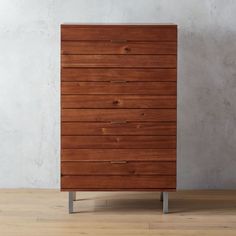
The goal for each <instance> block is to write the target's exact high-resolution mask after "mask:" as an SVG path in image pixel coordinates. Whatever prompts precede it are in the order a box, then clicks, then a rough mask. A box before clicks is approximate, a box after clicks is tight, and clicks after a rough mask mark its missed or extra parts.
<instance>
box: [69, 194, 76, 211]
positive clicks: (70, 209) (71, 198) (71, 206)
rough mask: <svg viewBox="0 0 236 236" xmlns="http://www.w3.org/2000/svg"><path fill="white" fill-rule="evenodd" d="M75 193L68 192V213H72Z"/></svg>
mask: <svg viewBox="0 0 236 236" xmlns="http://www.w3.org/2000/svg"><path fill="white" fill-rule="evenodd" d="M74 198H75V192H69V213H70V214H71V213H73V208H74V207H73V206H74Z"/></svg>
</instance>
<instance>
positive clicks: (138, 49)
mask: <svg viewBox="0 0 236 236" xmlns="http://www.w3.org/2000/svg"><path fill="white" fill-rule="evenodd" d="M176 50H177V43H176V42H111V41H102V42H101V41H95V42H94V41H93V42H88V41H87V42H86V41H62V42H61V53H62V54H63V55H75V54H78V55H83V54H85V55H87V54H91V55H94V54H100V55H103V54H125V55H128V54H131V55H132V54H150V55H152V54H157V55H158V54H159V55H160V54H176Z"/></svg>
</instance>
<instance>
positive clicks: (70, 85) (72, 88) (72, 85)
mask: <svg viewBox="0 0 236 236" xmlns="http://www.w3.org/2000/svg"><path fill="white" fill-rule="evenodd" d="M61 94H62V95H64V94H104V95H105V94H123V95H125V94H139V95H140V94H143V95H145V94H146V95H147V94H148V95H151V94H152V95H176V83H175V82H115V83H114V82H112V83H111V82H62V83H61Z"/></svg>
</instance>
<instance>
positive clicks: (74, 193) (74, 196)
mask: <svg viewBox="0 0 236 236" xmlns="http://www.w3.org/2000/svg"><path fill="white" fill-rule="evenodd" d="M72 193H73V201H76V192H72Z"/></svg>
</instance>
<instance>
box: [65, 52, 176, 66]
mask: <svg viewBox="0 0 236 236" xmlns="http://www.w3.org/2000/svg"><path fill="white" fill-rule="evenodd" d="M61 65H62V67H123V68H143V67H144V68H176V65H177V58H176V55H61Z"/></svg>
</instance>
